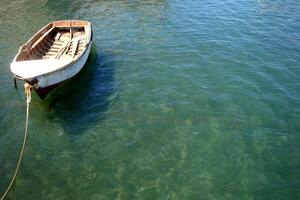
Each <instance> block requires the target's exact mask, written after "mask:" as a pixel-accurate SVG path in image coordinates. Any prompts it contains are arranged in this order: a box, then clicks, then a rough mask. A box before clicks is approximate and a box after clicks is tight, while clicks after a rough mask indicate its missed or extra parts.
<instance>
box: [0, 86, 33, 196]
mask: <svg viewBox="0 0 300 200" xmlns="http://www.w3.org/2000/svg"><path fill="white" fill-rule="evenodd" d="M24 88H25V93H26V105H27V106H26V122H25V131H24V138H23V144H22V147H21V151H20V155H19V159H18V163H17V166H16V169H15V172H14V174H13V176H12V179H11V180H10V183H9V185H8V186H7V188H6V190H5V192H4V193H3V195H2V197H1V200H3V199H4V198H5V196H6V195H7V193H8V192H9V190H10V188H11V186H12V185H13V183H14V182H15V179H16V177H17V174H18V171H19V167H20V164H21V161H22V158H23V154H24V150H25V145H26V140H27V129H28V119H29V104H30V101H31V88H32V86H31V85H29V84H28V83H25V84H24Z"/></svg>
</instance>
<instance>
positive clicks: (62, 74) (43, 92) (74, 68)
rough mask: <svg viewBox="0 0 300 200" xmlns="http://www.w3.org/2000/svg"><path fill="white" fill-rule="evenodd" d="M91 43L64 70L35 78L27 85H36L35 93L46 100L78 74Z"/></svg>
mask: <svg viewBox="0 0 300 200" xmlns="http://www.w3.org/2000/svg"><path fill="white" fill-rule="evenodd" d="M91 45H92V42H90V43H89V46H88V48H87V49H86V51H85V52H84V54H83V55H82V56H81V57H80V58H79V59H78V60H77V61H76V62H75V63H73V64H72V65H71V66H68V67H67V68H65V69H62V70H59V71H55V72H52V73H49V74H45V75H41V76H38V77H36V78H35V79H34V80H28V82H29V83H33V82H36V81H37V83H38V86H39V87H38V88H36V89H35V91H36V93H37V94H38V96H39V97H40V98H41V99H44V98H46V96H47V95H48V94H49V93H50V92H51V91H52V90H53V89H55V88H56V87H58V86H59V85H61V84H62V83H63V82H65V81H66V80H68V79H71V78H72V77H74V76H75V75H76V74H78V73H79V72H80V71H81V69H82V68H83V66H84V64H85V63H86V61H87V59H88V56H89V53H90V49H91Z"/></svg>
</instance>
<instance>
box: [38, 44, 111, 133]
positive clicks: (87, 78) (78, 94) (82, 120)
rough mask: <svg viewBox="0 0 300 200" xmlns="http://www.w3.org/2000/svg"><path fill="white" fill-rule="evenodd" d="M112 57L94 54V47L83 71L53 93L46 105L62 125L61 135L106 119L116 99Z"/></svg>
mask: <svg viewBox="0 0 300 200" xmlns="http://www.w3.org/2000/svg"><path fill="white" fill-rule="evenodd" d="M111 57H112V55H107V54H105V53H104V52H101V53H97V49H96V46H95V45H93V46H92V49H91V53H90V56H89V58H88V60H87V63H86V64H85V66H84V68H83V69H82V70H81V71H80V73H78V74H77V75H76V76H75V77H74V78H72V79H71V80H69V81H67V82H66V83H64V84H63V85H62V86H60V87H59V88H57V89H55V90H53V91H52V93H50V94H49V97H48V98H46V99H45V101H44V102H45V104H46V105H47V106H48V107H49V109H51V110H53V111H54V114H55V117H58V118H60V119H61V120H60V121H62V123H63V128H64V132H65V133H66V134H69V135H78V134H81V133H83V132H84V131H85V130H87V129H89V128H90V127H93V125H95V124H96V123H97V122H99V121H101V120H103V119H104V118H105V114H106V112H107V110H108V108H109V105H110V104H111V103H112V102H113V101H114V100H115V99H116V98H115V97H116V96H117V95H116V94H117V91H116V88H115V86H114V66H113V62H105V60H107V59H110V58H111Z"/></svg>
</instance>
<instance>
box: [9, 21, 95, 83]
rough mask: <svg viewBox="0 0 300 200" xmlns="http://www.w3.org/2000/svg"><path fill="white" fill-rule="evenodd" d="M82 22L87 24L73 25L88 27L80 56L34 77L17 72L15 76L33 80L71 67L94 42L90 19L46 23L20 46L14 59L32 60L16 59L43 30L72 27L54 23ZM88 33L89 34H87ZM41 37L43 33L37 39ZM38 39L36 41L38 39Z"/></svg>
mask: <svg viewBox="0 0 300 200" xmlns="http://www.w3.org/2000/svg"><path fill="white" fill-rule="evenodd" d="M70 21H71V22H74V21H75V22H82V23H86V25H83V26H73V27H83V28H86V27H87V28H88V30H87V31H86V34H85V37H86V45H85V47H84V50H83V51H82V52H81V53H80V55H79V56H77V57H76V58H75V59H72V60H71V62H70V63H69V64H67V65H65V66H63V67H61V68H59V69H56V70H53V71H50V72H47V73H44V74H40V75H37V76H33V77H30V78H23V77H21V76H18V75H16V74H14V73H13V76H14V77H15V78H17V79H20V80H24V81H29V80H33V79H36V78H37V77H40V76H45V75H49V74H51V73H54V72H57V71H62V70H65V69H66V68H69V67H71V66H72V65H73V64H74V63H76V62H77V61H78V60H79V59H80V58H81V57H82V56H84V55H85V54H86V51H87V49H88V47H89V45H90V44H91V42H92V39H93V38H92V34H93V33H92V31H93V30H92V25H91V23H90V22H89V21H82V20H61V21H53V22H50V23H48V24H46V25H45V26H44V27H42V28H41V29H40V30H39V31H38V32H37V33H35V34H34V35H33V36H32V37H31V38H30V39H29V40H28V41H27V42H26V43H24V44H23V45H21V47H20V48H19V52H18V53H17V55H16V56H15V58H14V60H13V63H14V62H26V61H30V60H24V61H16V59H17V57H18V56H19V55H20V53H21V52H22V50H23V49H24V48H25V47H28V46H29V45H28V44H30V42H32V41H33V40H34V39H35V38H36V37H37V36H38V34H40V33H41V32H43V31H45V33H46V32H47V31H49V30H50V29H52V28H55V27H59V28H62V27H66V28H70V27H72V26H55V25H54V23H57V22H58V23H60V22H66V23H67V22H70ZM50 25H52V26H50ZM48 26H50V27H49V28H48V29H47V27H48ZM87 34H88V35H87ZM41 37H43V35H42V36H40V37H38V38H37V40H38V39H39V38H41ZM37 40H36V41H37ZM36 41H34V42H32V44H31V45H30V46H29V47H30V48H31V47H32V45H33V44H34V43H35V42H36ZM36 60H43V59H36Z"/></svg>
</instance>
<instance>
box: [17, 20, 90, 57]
mask: <svg viewBox="0 0 300 200" xmlns="http://www.w3.org/2000/svg"><path fill="white" fill-rule="evenodd" d="M89 31H90V26H89V23H88V22H82V21H57V22H54V23H50V24H48V25H47V26H45V27H44V28H42V29H41V30H40V31H39V32H38V33H37V34H35V35H34V36H33V37H32V38H31V39H30V40H29V41H28V42H27V43H26V44H24V45H23V46H22V47H21V48H20V51H19V53H18V55H17V56H16V58H15V60H16V61H28V60H46V59H76V58H77V57H79V56H80V55H81V54H82V53H83V52H84V50H85V49H86V46H87V43H89V41H88V40H89V37H88V35H89Z"/></svg>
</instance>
